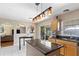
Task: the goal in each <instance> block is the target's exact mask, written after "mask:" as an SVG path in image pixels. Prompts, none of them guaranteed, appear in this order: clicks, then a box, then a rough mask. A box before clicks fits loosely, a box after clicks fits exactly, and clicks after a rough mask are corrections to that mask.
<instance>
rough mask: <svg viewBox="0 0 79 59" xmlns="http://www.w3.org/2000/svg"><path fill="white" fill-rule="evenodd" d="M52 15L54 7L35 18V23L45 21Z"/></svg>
mask: <svg viewBox="0 0 79 59" xmlns="http://www.w3.org/2000/svg"><path fill="white" fill-rule="evenodd" d="M36 5H39V4H36ZM51 14H52V7H49V8H47V9H46V10H44V11H43V12H41V13H40V14H39V15H37V16H36V17H34V18H33V21H34V22H37V21H41V20H44V18H46V17H48V16H49V15H51Z"/></svg>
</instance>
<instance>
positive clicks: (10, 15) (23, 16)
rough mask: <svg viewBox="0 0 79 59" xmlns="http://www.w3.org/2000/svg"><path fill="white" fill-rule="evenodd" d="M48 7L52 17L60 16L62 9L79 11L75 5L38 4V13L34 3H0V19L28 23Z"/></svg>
mask: <svg viewBox="0 0 79 59" xmlns="http://www.w3.org/2000/svg"><path fill="white" fill-rule="evenodd" d="M49 6H51V7H53V11H54V12H53V14H54V15H59V14H62V13H63V10H64V9H70V11H73V10H76V9H79V4H77V3H74V4H73V3H70V4H69V3H68V4H67V3H66V4H65V3H42V4H39V6H38V11H37V6H36V5H35V3H0V18H4V19H9V20H18V21H30V20H31V19H32V18H33V17H35V16H36V15H38V14H39V13H40V12H41V11H43V10H45V9H47V8H48V7H49Z"/></svg>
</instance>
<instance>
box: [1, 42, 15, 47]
mask: <svg viewBox="0 0 79 59" xmlns="http://www.w3.org/2000/svg"><path fill="white" fill-rule="evenodd" d="M13 43H14V42H13V41H11V42H3V43H1V47H7V46H12V45H13Z"/></svg>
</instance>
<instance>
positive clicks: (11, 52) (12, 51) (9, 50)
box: [0, 45, 26, 56]
mask: <svg viewBox="0 0 79 59" xmlns="http://www.w3.org/2000/svg"><path fill="white" fill-rule="evenodd" d="M25 48H26V47H25V46H22V49H21V50H19V49H18V45H15V46H8V47H3V48H1V47H0V56H26V49H25Z"/></svg>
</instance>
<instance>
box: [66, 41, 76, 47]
mask: <svg viewBox="0 0 79 59" xmlns="http://www.w3.org/2000/svg"><path fill="white" fill-rule="evenodd" d="M65 44H67V45H71V46H77V43H75V42H68V41H65Z"/></svg>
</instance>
